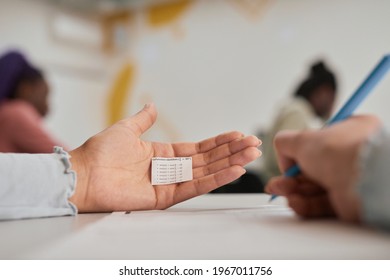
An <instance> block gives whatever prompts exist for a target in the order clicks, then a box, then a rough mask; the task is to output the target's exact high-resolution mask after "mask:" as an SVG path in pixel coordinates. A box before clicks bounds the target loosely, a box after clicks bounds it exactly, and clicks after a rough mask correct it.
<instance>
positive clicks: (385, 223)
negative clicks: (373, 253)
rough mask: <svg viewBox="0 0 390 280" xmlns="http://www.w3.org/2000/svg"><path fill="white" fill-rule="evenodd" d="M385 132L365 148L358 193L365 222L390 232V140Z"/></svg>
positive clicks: (374, 137)
mask: <svg viewBox="0 0 390 280" xmlns="http://www.w3.org/2000/svg"><path fill="white" fill-rule="evenodd" d="M389 140H390V139H389V136H388V135H387V133H386V132H385V130H384V129H381V130H380V131H378V132H377V133H376V134H375V135H374V136H373V137H371V138H370V139H369V141H368V142H367V143H366V145H365V146H364V148H363V150H362V152H361V159H360V164H361V166H360V170H361V175H360V180H359V182H358V191H359V193H360V197H361V202H362V220H363V222H364V223H367V224H369V225H372V226H375V227H380V228H382V229H386V230H390V203H389V198H390V186H389V182H390V169H389V166H390V141H389Z"/></svg>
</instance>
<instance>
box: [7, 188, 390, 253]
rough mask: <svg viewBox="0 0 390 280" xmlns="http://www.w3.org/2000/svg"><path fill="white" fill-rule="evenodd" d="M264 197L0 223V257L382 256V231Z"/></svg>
mask: <svg viewBox="0 0 390 280" xmlns="http://www.w3.org/2000/svg"><path fill="white" fill-rule="evenodd" d="M268 198H269V196H268V195H261V194H210V195H204V196H201V197H197V198H195V199H192V200H189V201H186V202H183V203H181V204H178V205H176V206H174V207H172V208H170V209H167V210H164V211H140V212H131V213H130V214H125V213H113V214H80V215H78V216H76V217H59V218H47V219H33V220H19V221H7V222H0V237H1V238H0V248H1V250H0V259H390V233H382V232H379V231H376V230H374V229H370V228H365V227H360V226H355V225H349V224H345V223H342V222H339V221H337V220H334V219H323V220H310V221H306V220H302V219H299V218H297V217H296V216H295V215H294V214H293V213H292V212H291V211H290V210H289V209H288V208H287V207H286V206H285V201H284V200H283V199H282V198H278V200H276V201H275V202H274V203H273V204H272V205H268V203H267V201H268Z"/></svg>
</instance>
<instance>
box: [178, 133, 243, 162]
mask: <svg viewBox="0 0 390 280" xmlns="http://www.w3.org/2000/svg"><path fill="white" fill-rule="evenodd" d="M242 137H244V135H243V134H242V133H241V132H238V131H232V132H227V133H223V134H220V135H218V136H216V137H212V138H209V139H206V140H203V141H201V142H197V143H175V144H172V147H173V150H174V151H175V156H178V157H188V156H193V155H196V154H198V153H205V152H207V151H209V150H211V149H214V148H215V147H218V146H220V145H223V144H226V143H229V142H231V141H234V140H237V139H240V138H242Z"/></svg>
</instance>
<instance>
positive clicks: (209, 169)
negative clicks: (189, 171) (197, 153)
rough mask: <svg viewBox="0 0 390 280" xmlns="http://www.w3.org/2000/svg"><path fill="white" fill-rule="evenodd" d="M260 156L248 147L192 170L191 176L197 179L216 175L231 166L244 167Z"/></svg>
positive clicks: (252, 148) (257, 151)
mask: <svg viewBox="0 0 390 280" xmlns="http://www.w3.org/2000/svg"><path fill="white" fill-rule="evenodd" d="M260 156H261V152H260V151H259V150H258V149H257V148H255V147H249V148H246V149H244V150H241V151H239V152H237V153H235V154H233V155H230V156H229V157H226V158H223V159H221V160H218V161H215V162H213V163H210V164H206V165H204V166H201V167H198V168H194V169H193V176H194V178H195V179H197V178H200V177H204V176H207V175H210V174H213V173H217V172H218V171H220V170H223V169H226V168H229V167H230V166H233V165H239V166H245V165H247V164H248V163H250V162H252V161H254V160H255V159H256V158H258V157H260Z"/></svg>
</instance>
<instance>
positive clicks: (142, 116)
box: [121, 103, 157, 136]
mask: <svg viewBox="0 0 390 280" xmlns="http://www.w3.org/2000/svg"><path fill="white" fill-rule="evenodd" d="M156 118H157V111H156V107H155V106H154V104H153V103H150V104H146V105H145V106H144V108H142V110H141V111H139V112H138V113H137V114H135V115H133V116H131V117H129V118H127V119H124V120H122V121H121V122H122V123H123V124H124V125H126V126H127V127H128V128H130V129H131V130H132V131H133V132H134V133H135V134H136V135H137V136H141V135H142V134H143V133H144V132H145V131H147V130H148V129H149V128H150V127H151V126H152V125H153V124H154V123H155V121H156Z"/></svg>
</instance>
